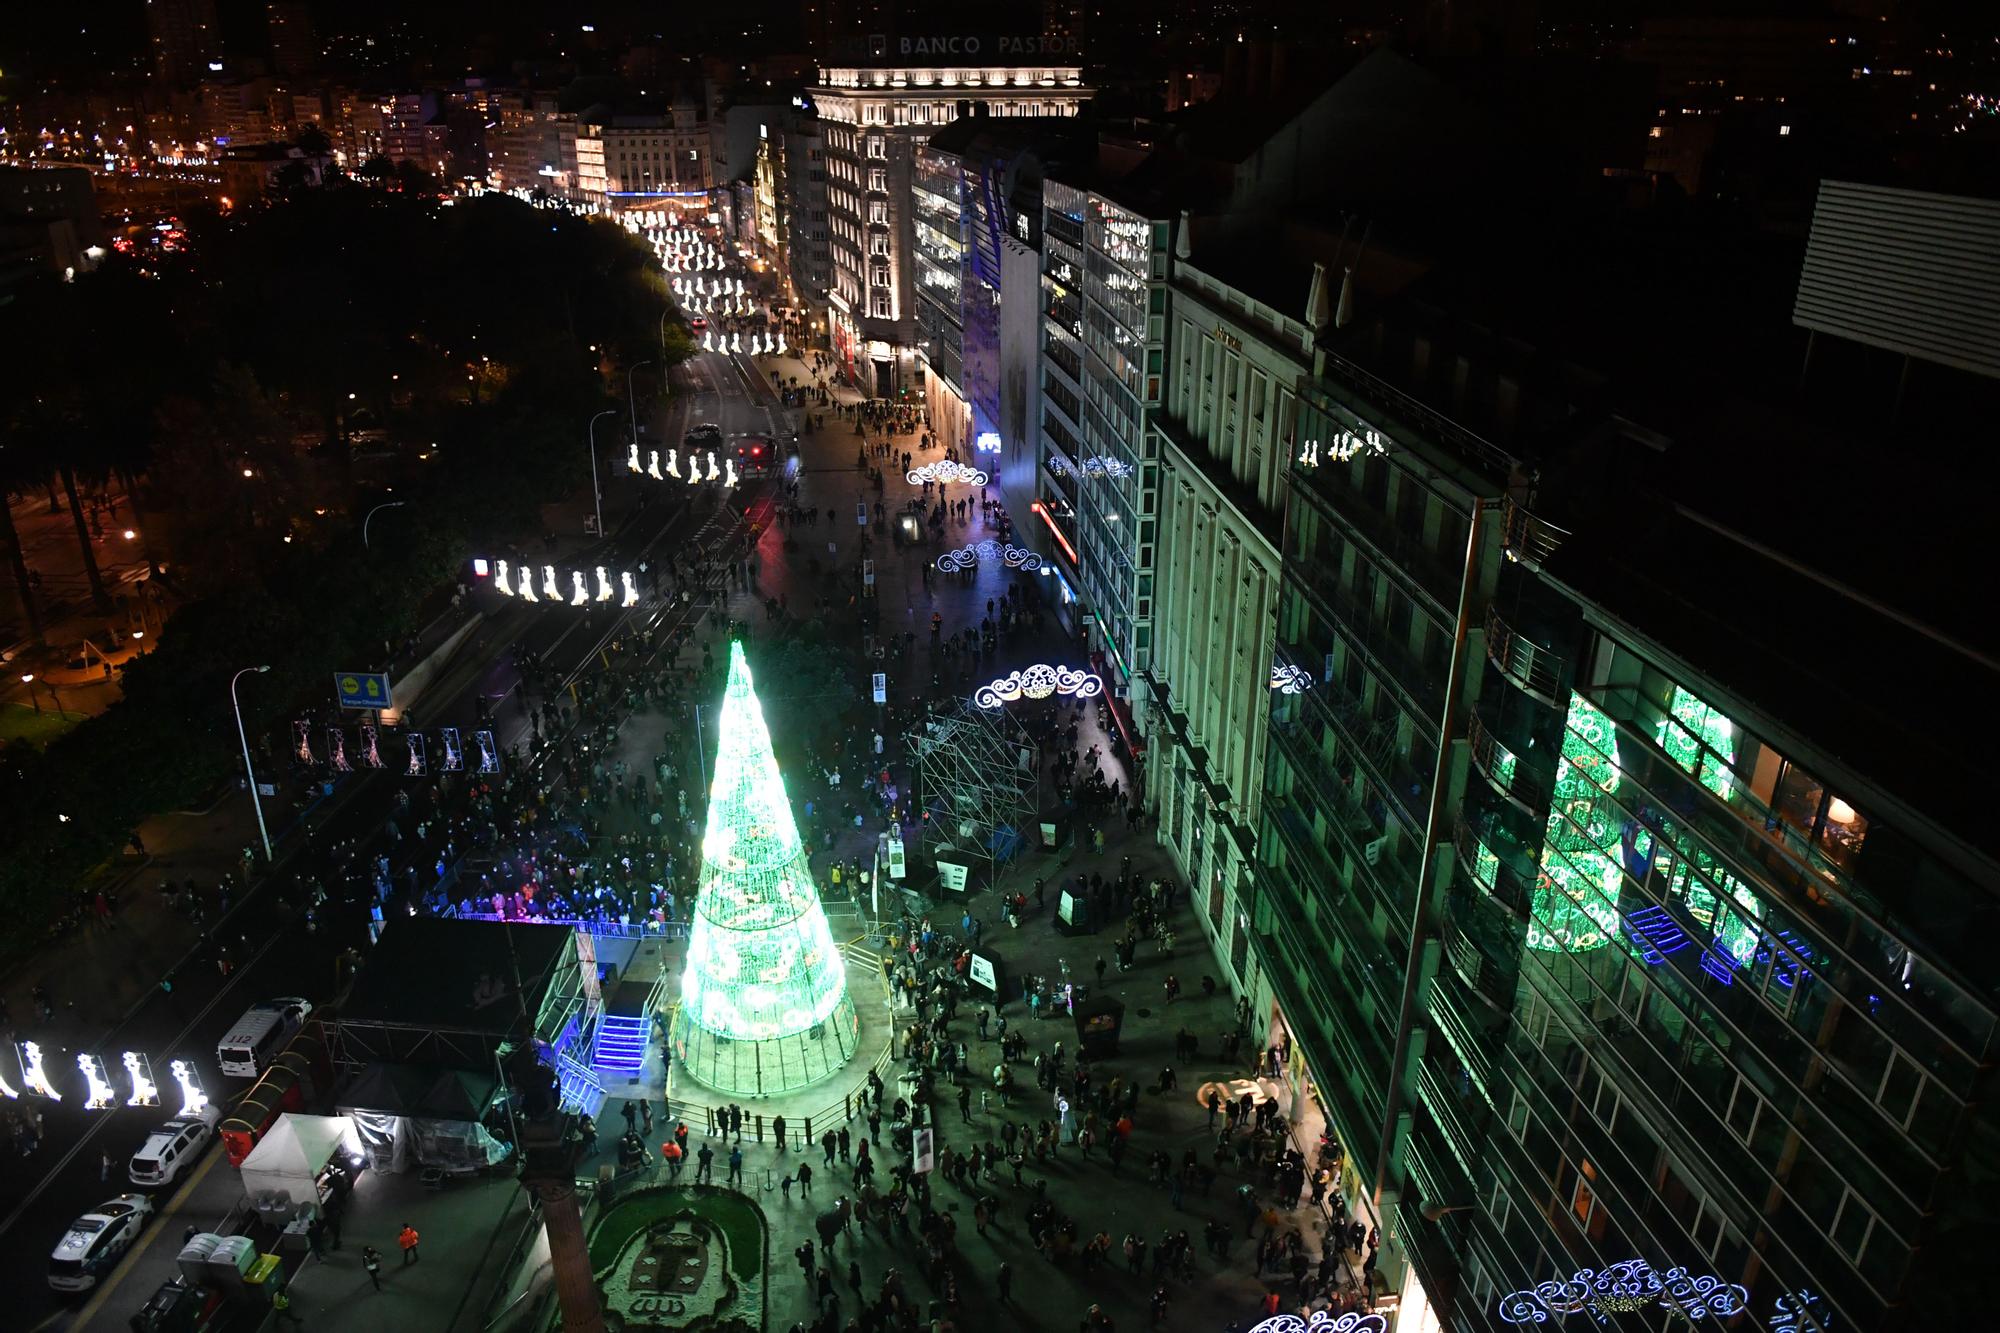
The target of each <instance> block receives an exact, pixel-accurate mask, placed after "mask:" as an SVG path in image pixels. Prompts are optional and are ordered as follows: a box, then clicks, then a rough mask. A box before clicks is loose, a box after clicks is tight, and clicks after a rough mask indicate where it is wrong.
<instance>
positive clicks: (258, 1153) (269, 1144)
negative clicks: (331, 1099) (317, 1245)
mask: <svg viewBox="0 0 2000 1333" xmlns="http://www.w3.org/2000/svg"><path fill="white" fill-rule="evenodd" d="M360 1147H361V1144H360V1140H359V1138H358V1137H357V1136H356V1135H355V1133H354V1122H353V1121H351V1120H349V1119H348V1118H347V1117H346V1116H344V1115H292V1114H286V1115H282V1116H279V1117H278V1123H276V1124H275V1125H272V1126H271V1128H270V1130H269V1131H268V1132H267V1133H266V1134H265V1135H264V1137H263V1138H262V1139H261V1140H259V1141H258V1144H257V1146H256V1147H255V1148H253V1149H251V1150H250V1155H249V1156H248V1157H246V1158H244V1159H243V1166H242V1168H241V1170H242V1172H243V1192H244V1193H245V1194H247V1195H249V1196H250V1202H251V1203H252V1205H254V1206H255V1207H256V1209H257V1211H259V1212H265V1213H268V1212H279V1213H289V1212H291V1211H292V1210H293V1209H294V1208H297V1207H298V1206H300V1205H302V1204H313V1205H315V1206H317V1205H318V1203H319V1187H318V1184H317V1183H316V1182H317V1181H318V1179H319V1173H320V1171H321V1170H322V1169H323V1168H324V1167H325V1166H326V1164H327V1163H328V1162H330V1161H332V1160H333V1157H334V1155H335V1154H336V1153H343V1152H359V1151H360Z"/></svg>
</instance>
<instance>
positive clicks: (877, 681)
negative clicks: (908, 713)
mask: <svg viewBox="0 0 2000 1333" xmlns="http://www.w3.org/2000/svg"><path fill="white" fill-rule="evenodd" d="M869 685H870V686H871V687H872V688H873V690H874V694H875V702H876V703H878V704H885V703H888V702H889V673H888V672H886V671H877V672H876V673H875V674H874V675H873V676H872V677H870V679H869Z"/></svg>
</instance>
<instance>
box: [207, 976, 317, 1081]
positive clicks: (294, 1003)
mask: <svg viewBox="0 0 2000 1333" xmlns="http://www.w3.org/2000/svg"><path fill="white" fill-rule="evenodd" d="M311 1012H312V1002H311V1001H309V1000H302V999H300V998H299V997H297V996H296V995H294V996H287V997H285V998H283V999H278V1000H265V1001H263V1002H261V1003H259V1004H253V1005H251V1006H250V1007H249V1008H248V1009H246V1010H244V1011H243V1017H241V1018H239V1019H237V1020H236V1021H235V1022H234V1023H232V1024H230V1025H229V1032H228V1035H226V1036H225V1037H223V1039H222V1040H221V1041H219V1042H217V1043H216V1045H215V1058H216V1061H217V1063H219V1064H220V1065H221V1066H222V1072H223V1073H224V1074H226V1075H228V1076H229V1077H231V1078H255V1077H257V1075H259V1074H261V1073H263V1072H264V1070H265V1069H267V1068H269V1066H270V1063H271V1058H272V1057H273V1056H275V1055H277V1053H278V1052H279V1051H282V1050H284V1049H285V1043H287V1042H289V1041H290V1040H291V1039H292V1038H293V1037H294V1036H295V1035H297V1033H298V1030H299V1029H300V1028H301V1027H304V1026H305V1021H306V1015H307V1014H309V1013H311Z"/></svg>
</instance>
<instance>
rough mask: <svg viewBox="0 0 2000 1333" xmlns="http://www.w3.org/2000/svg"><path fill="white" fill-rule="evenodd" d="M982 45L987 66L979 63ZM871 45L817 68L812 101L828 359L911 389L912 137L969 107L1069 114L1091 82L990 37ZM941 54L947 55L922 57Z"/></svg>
mask: <svg viewBox="0 0 2000 1333" xmlns="http://www.w3.org/2000/svg"><path fill="white" fill-rule="evenodd" d="M989 46H990V47H991V51H990V54H991V55H992V56H993V58H994V63H991V64H988V63H982V61H981V56H982V54H987V53H989V52H988V47H989ZM881 50H882V54H881V55H880V56H878V57H876V58H874V59H872V60H870V61H869V62H868V63H857V64H850V65H842V66H827V67H824V68H822V69H821V70H820V72H819V83H818V84H817V85H816V86H815V87H814V89H813V92H812V97H811V101H812V104H813V107H814V109H815V110H816V111H817V112H818V116H819V129H820V138H821V143H822V145H823V147H824V149H825V163H826V196H827V223H828V226H827V230H828V234H829V239H830V242H831V250H832V259H833V270H832V273H831V275H830V277H831V290H830V291H829V293H828V297H827V300H828V305H829V307H830V311H829V319H830V321H831V323H832V343H833V348H834V355H835V359H836V360H837V361H839V363H840V365H841V368H842V371H843V373H845V374H846V375H847V376H848V377H849V379H850V380H851V381H852V382H853V383H855V384H856V385H858V386H859V387H860V388H861V389H862V390H863V392H865V393H868V394H871V395H873V396H877V397H892V396H894V395H896V394H897V393H898V392H900V391H901V390H902V389H905V388H910V389H914V388H915V387H916V377H917V374H918V366H917V360H916V357H917V340H918V337H919V334H918V331H917V302H916V294H915V287H916V284H917V282H918V280H919V279H918V274H917V270H916V264H915V259H914V250H915V247H916V244H917V232H916V226H917V218H916V211H917V209H916V201H915V199H914V191H915V188H916V182H915V173H916V153H917V147H918V145H919V144H921V143H922V142H923V141H924V140H926V139H928V138H929V137H930V136H931V135H932V134H934V133H936V132H937V131H938V130H939V129H940V128H942V127H944V126H946V125H949V124H950V123H951V122H952V121H953V120H954V119H956V118H957V117H958V116H960V115H966V114H971V112H972V108H973V107H974V106H975V105H977V106H983V107H984V108H985V109H986V110H985V114H987V115H990V116H995V117H1013V116H1074V115H1076V114H1077V112H1078V111H1079V110H1080V109H1081V108H1082V106H1083V104H1084V103H1085V102H1086V101H1088V100H1089V99H1090V96H1091V91H1092V90H1091V89H1089V88H1086V87H1084V86H1083V71H1082V69H1081V67H1079V66H1076V65H1073V64H1072V65H1053V64H1052V65H1021V64H1018V63H1015V62H1017V61H1018V60H1019V58H1020V57H1019V56H1012V55H1007V56H1003V55H1001V54H1000V50H1001V48H1000V45H999V43H997V42H994V41H991V40H990V39H988V40H982V39H978V38H967V39H956V40H954V41H951V42H939V43H937V44H934V45H933V44H930V43H925V44H923V46H922V49H921V50H918V49H917V48H916V47H913V48H912V53H911V54H907V55H906V54H903V53H902V43H901V39H896V38H888V39H885V40H884V41H883V43H882V46H881ZM947 50H950V51H952V52H955V54H954V55H952V56H950V57H948V58H938V57H934V56H932V55H931V54H929V53H930V52H932V51H936V52H944V51H947ZM947 59H948V63H947Z"/></svg>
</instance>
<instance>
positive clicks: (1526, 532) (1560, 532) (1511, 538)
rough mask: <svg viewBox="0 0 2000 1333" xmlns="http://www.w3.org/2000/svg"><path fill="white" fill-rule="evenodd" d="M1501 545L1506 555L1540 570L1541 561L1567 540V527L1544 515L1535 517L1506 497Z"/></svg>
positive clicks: (1523, 506)
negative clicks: (1504, 528) (1503, 532)
mask: <svg viewBox="0 0 2000 1333" xmlns="http://www.w3.org/2000/svg"><path fill="white" fill-rule="evenodd" d="M1502 540H1503V546H1502V549H1503V550H1505V551H1506V553H1507V558H1508V559H1509V560H1512V561H1513V562H1514V563H1516V564H1519V565H1525V566H1527V567H1528V568H1529V569H1532V570H1536V571H1539V570H1540V569H1541V567H1542V563H1543V562H1544V561H1546V560H1547V559H1548V558H1549V557H1550V556H1552V555H1554V554H1555V553H1556V552H1557V551H1558V550H1560V549H1562V544H1563V543H1564V542H1566V541H1568V540H1569V529H1568V528H1559V527H1557V526H1556V525H1555V524H1553V523H1550V522H1549V521H1548V520H1546V519H1542V518H1537V517H1536V516H1535V514H1534V513H1533V512H1532V511H1531V510H1529V509H1528V507H1527V506H1525V505H1522V504H1518V503H1516V502H1515V500H1514V498H1513V497H1512V496H1509V497H1508V498H1507V520H1506V530H1505V535H1504V537H1503V539H1502Z"/></svg>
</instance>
